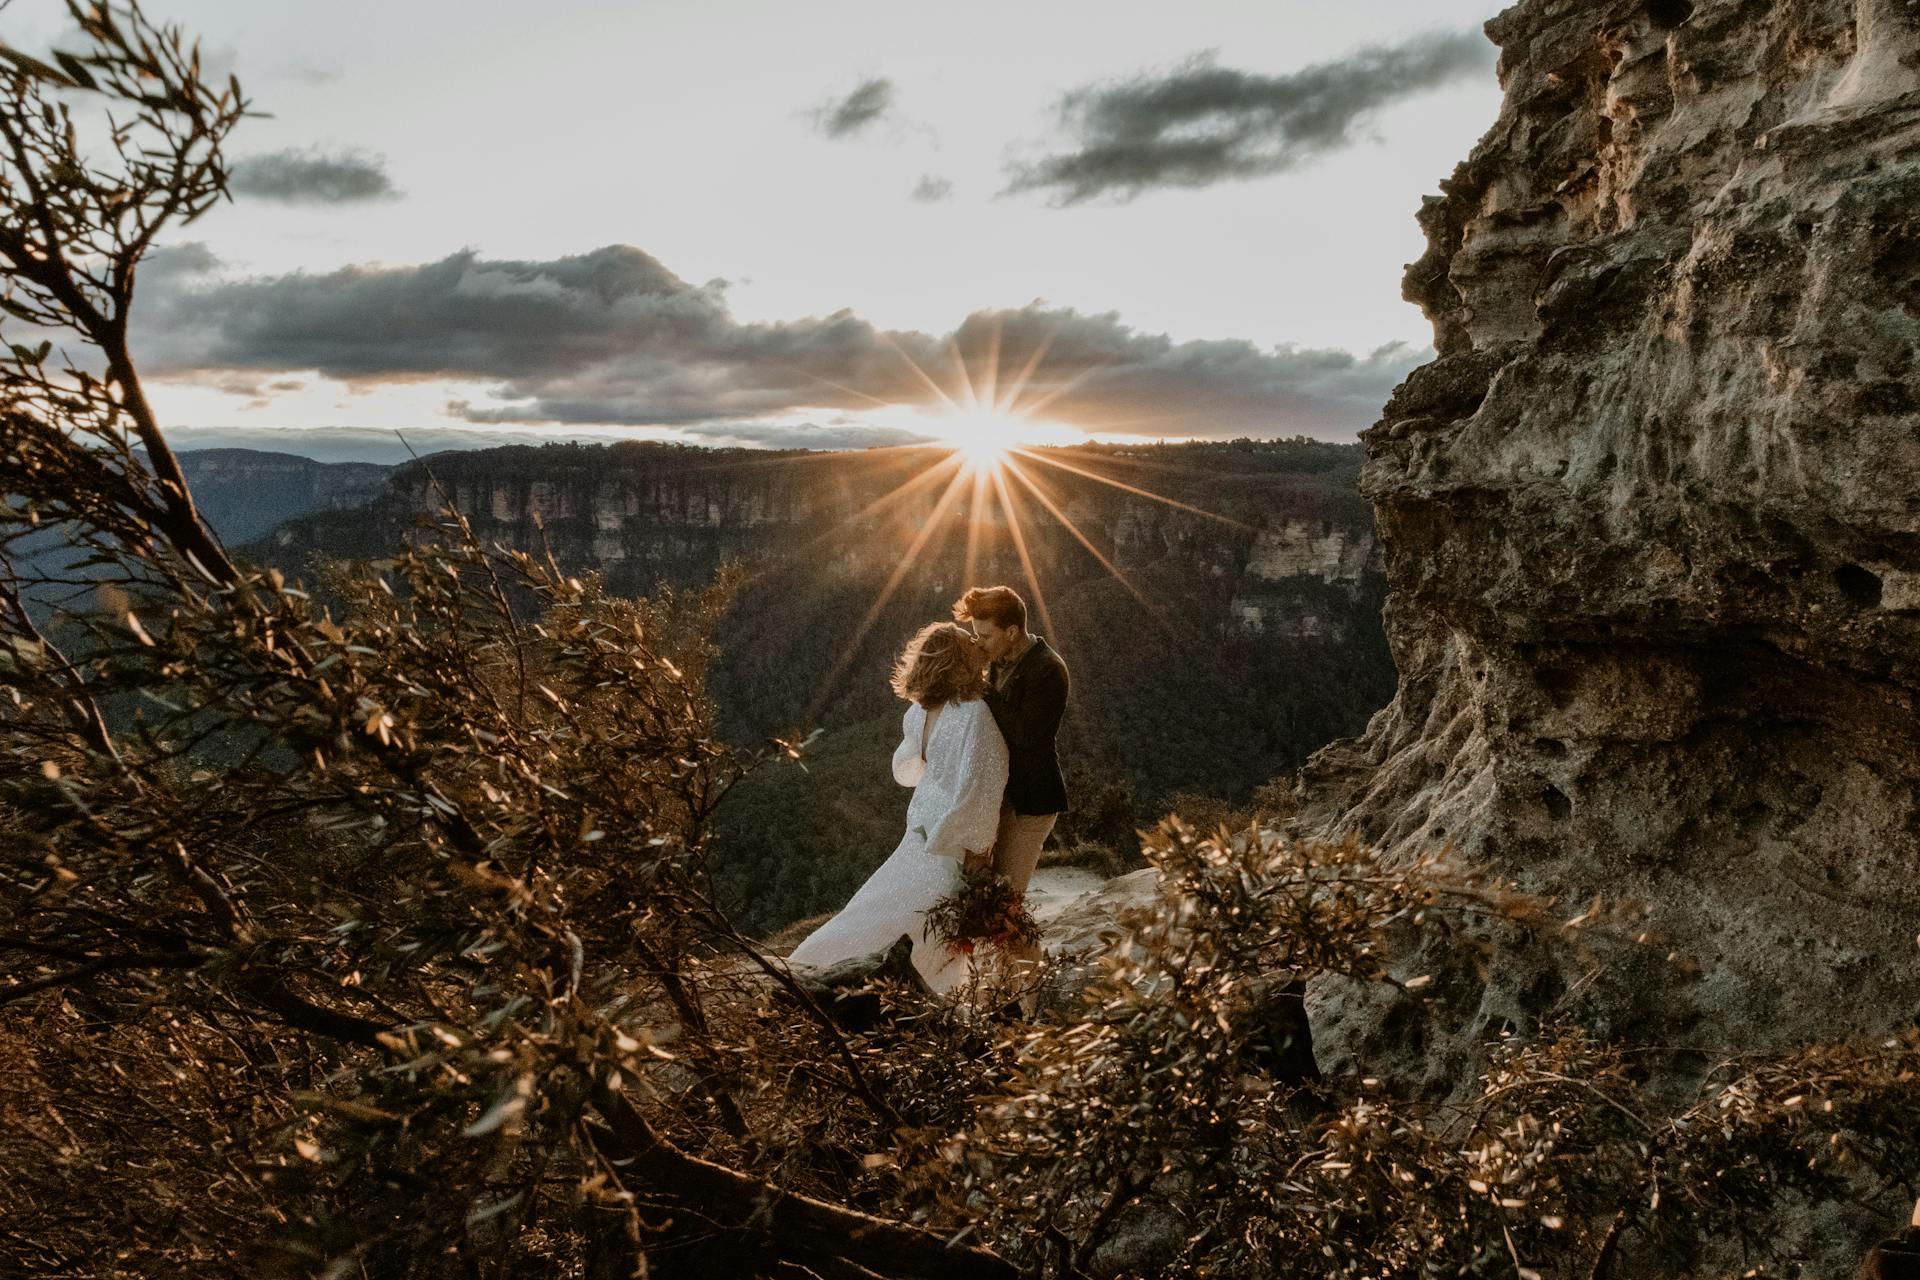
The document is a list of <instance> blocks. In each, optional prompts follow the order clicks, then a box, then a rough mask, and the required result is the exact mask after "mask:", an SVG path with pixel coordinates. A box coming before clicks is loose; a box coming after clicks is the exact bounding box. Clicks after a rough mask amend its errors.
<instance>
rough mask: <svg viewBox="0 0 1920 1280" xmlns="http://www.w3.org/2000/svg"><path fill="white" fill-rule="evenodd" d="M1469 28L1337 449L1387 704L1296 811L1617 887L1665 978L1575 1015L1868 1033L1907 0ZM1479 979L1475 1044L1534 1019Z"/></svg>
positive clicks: (1918, 646) (1735, 7) (1905, 218)
mask: <svg viewBox="0 0 1920 1280" xmlns="http://www.w3.org/2000/svg"><path fill="white" fill-rule="evenodd" d="M1487 30H1488V33H1489V34H1490V35H1491V36H1492V38H1493V39H1494V40H1495V41H1496V42H1497V43H1498V44H1499V45H1500V47H1501V50H1502V56H1501V63H1500V75H1501V82H1502V85H1503V87H1504V89H1505V94H1506V97H1505V103H1504V106H1503V108H1502V110H1501V114H1500V117H1499V119H1498V122H1497V123H1496V124H1495V125H1494V127H1493V128H1492V130H1491V131H1490V132H1489V133H1488V134H1487V135H1486V137H1485V138H1484V139H1483V140H1482V142H1481V143H1480V145H1479V146H1478V147H1477V148H1476V149H1475V151H1474V152H1473V154H1472V156H1471V158H1469V159H1468V160H1467V161H1466V162H1465V163H1464V164H1463V165H1461V166H1460V168H1459V169H1458V170H1457V171H1456V173H1455V174H1454V176H1453V178H1452V179H1451V180H1450V181H1448V182H1446V183H1444V184H1443V190H1444V192H1445V194H1444V195H1443V196H1441V197H1437V198H1433V199H1431V200H1429V201H1428V203H1427V205H1426V207H1425V208H1424V209H1423V210H1422V211H1421V214H1420V220H1421V224H1422V226H1423V227H1424V229H1425V230H1426V232H1427V236H1428V241H1429V250H1428V252H1427V254H1426V256H1425V257H1423V258H1422V259H1421V260H1420V261H1419V262H1417V263H1415V264H1413V265H1412V266H1411V267H1410V268H1409V270H1408V273H1407V277H1406V290H1407V294H1408V297H1409V298H1410V299H1412V300H1413V301H1416V302H1418V303H1419V304H1420V305H1421V307H1422V308H1423V309H1424V310H1425V311H1426V313H1427V314H1428V316H1429V317H1430V318H1431V319H1432V321H1433V326H1434V333H1435V345H1436V348H1437V350H1438V351H1439V357H1438V358H1437V359H1436V360H1435V361H1434V362H1433V363H1431V364H1429V365H1427V366H1425V367H1424V368H1422V369H1420V370H1418V371H1416V372H1415V373H1414V374H1413V375H1412V376H1411V377H1409V379H1408V380H1407V381H1406V383H1405V384H1403V385H1402V386H1401V387H1400V389H1399V390H1398V391H1397V392H1396V394H1395V395H1394V397H1393V399H1392V400H1391V402H1390V403H1389V404H1388V406H1387V409H1386V412H1385V416H1384V417H1383V419H1382V421H1381V422H1380V423H1379V424H1378V425H1377V426H1375V427H1374V428H1373V429H1372V430H1371V431H1369V432H1368V433H1367V435H1366V437H1365V439H1366V444H1367V450H1368V462H1367V465H1366V468H1365V471H1364V473H1363V478H1362V485H1363V489H1364V491H1365V492H1366V494H1367V495H1368V496H1369V497H1370V498H1371V499H1372V500H1373V502H1374V503H1375V509H1376V513H1377V517H1378V521H1379V529H1380V538H1381V542H1382V544H1383V546H1384V549H1385V555H1386V563H1387V572H1388V579H1389V586H1390V592H1391V594H1390V597H1389V603H1388V609H1387V611H1388V631H1389V636H1390V640H1391V643H1392V646H1393V650H1394V654H1395V658H1396V660H1397V663H1398V666H1399V669H1400V672H1401V683H1400V688H1399V692H1398V694H1397V696H1396V697H1395V699H1394V701H1393V703H1392V705H1391V706H1390V707H1388V708H1387V709H1386V710H1385V711H1383V712H1381V713H1380V714H1379V715H1377V716H1376V717H1375V719H1374V720H1373V722H1372V724H1371V725H1370V726H1369V729H1368V731H1367V733H1366V735H1365V736H1364V737H1363V738H1361V739H1358V740H1356V741H1353V742H1349V743H1344V744H1339V745H1337V746H1335V747H1333V748H1329V749H1328V750H1326V751H1324V752H1322V753H1321V754H1320V755H1319V756H1318V757H1316V759H1315V761H1314V763H1313V764H1312V766H1311V767H1310V768H1309V770H1308V773H1307V776H1306V778H1305V779H1304V782H1303V786H1304V789H1305V791H1306V793H1307V794H1308V796H1309V797H1310V801H1311V804H1310V808H1309V817H1310V820H1311V821H1312V822H1314V823H1318V824H1320V825H1323V826H1326V827H1333V828H1339V827H1346V826H1352V827H1357V828H1359V829H1360V830H1361V831H1363V832H1364V833H1365V834H1366V835H1368V836H1370V837H1372V838H1374V839H1376V840H1379V841H1382V842H1384V843H1386V844H1387V845H1388V846H1390V847H1392V848H1394V849H1396V850H1399V851H1402V852H1409V853H1410V852H1411V851H1412V850H1414V849H1418V848H1430V847H1437V846H1440V845H1442V844H1444V843H1447V842H1453V843H1455V844H1457V845H1459V846H1462V848H1463V850H1464V851H1465V852H1466V853H1468V854H1470V855H1473V856H1476V857H1478V858H1481V859H1484V860H1487V861H1489V862H1491V863H1493V864H1494V865H1495V866H1497V867H1499V868H1501V869H1502V870H1504V871H1506V872H1508V873H1511V874H1513V875H1515V876H1517V877H1518V878H1519V879H1520V880H1521V881H1522V882H1523V883H1526V884H1528V885H1531V886H1533V887H1537V888H1542V889H1547V890H1551V891H1554V892H1558V893H1561V894H1564V895H1566V896H1567V898H1569V899H1571V900H1575V901H1577V900H1579V899H1581V898H1583V897H1585V896H1588V895H1591V894H1593V893H1595V892H1603V893H1606V894H1608V895H1620V894H1628V895H1632V896H1635V897H1638V898H1639V899H1641V900H1642V901H1643V902H1645V903H1646V904H1648V905H1649V906H1650V907H1651V908H1652V910H1653V917H1654V924H1655V925H1656V927H1658V928H1660V929H1662V930H1664V931H1665V933H1666V935H1667V936H1668V937H1669V938H1670V939H1671V940H1672V942H1673V943H1674V945H1676V946H1677V947H1678V948H1679V950H1680V951H1681V952H1682V953H1686V954H1691V955H1692V956H1693V957H1695V958H1696V959H1698V960H1699V961H1700V962H1701V965H1702V969H1701V973H1700V976H1699V977H1698V979H1697V980H1693V981H1690V982H1689V981H1684V980H1682V978H1681V975H1680V972H1679V971H1678V970H1665V969H1662V970H1660V971H1659V972H1653V973H1643V974H1640V975H1638V977H1637V978H1636V980H1635V985H1634V986H1633V988H1632V990H1631V991H1627V990H1626V989H1625V988H1622V989H1621V991H1620V992H1618V993H1616V994H1617V995H1618V998H1617V999H1615V1000H1613V1002H1612V1004H1611V1005H1610V1006H1606V998H1605V997H1604V996H1595V997H1594V998H1595V999H1596V1000H1599V1001H1600V1002H1601V1005H1597V1006H1596V1007H1601V1006H1605V1007H1607V1008H1610V1009H1611V1012H1610V1013H1607V1014H1605V1016H1611V1017H1614V1018H1617V1019H1621V1020H1632V1021H1635V1022H1637V1023H1639V1024H1641V1025H1640V1026H1637V1027H1635V1028H1633V1030H1636V1031H1652V1030H1654V1029H1655V1028H1656V1027H1657V1028H1660V1029H1663V1030H1667V1031H1672V1032H1674V1033H1675V1034H1683V1035H1686V1036H1688V1037H1689V1038H1690V1042H1692V1043H1698V1044H1703V1045H1708V1044H1715V1043H1718V1044H1723V1045H1724V1044H1741V1045H1755V1046H1759V1045H1767V1044H1774V1043H1781V1042H1787V1041H1800V1040H1806V1039H1813V1038H1831V1037H1834V1036H1837V1035H1840V1034H1843V1033H1845V1032H1847V1031H1848V1030H1851V1029H1857V1028H1862V1027H1867V1028H1877V1027H1880V1026H1885V1025H1887V1024H1890V1023H1892V1022H1894V1021H1897V1020H1901V1019H1904V1018H1906V1017H1907V1016H1909V1015H1911V1013H1912V1012H1913V985H1912V982H1911V973H1912V966H1913V963H1914V960H1915V935H1916V929H1920V875H1916V872H1915V869H1916V867H1917V866H1920V790H1917V788H1920V718H1917V717H1916V713H1915V696H1916V693H1917V692H1920V384H1916V375H1920V363H1917V362H1916V356H1920V6H1916V5H1914V4H1911V3H1903V2H1902V0H1772V2H1769V3H1761V2H1757V0H1697V2H1695V3H1688V2H1687V0H1652V2H1650V3H1624V2H1622V0H1606V2H1603V3H1595V2H1593V0H1526V3H1522V4H1519V5H1516V6H1515V7H1513V8H1512V9H1509V10H1508V11H1506V12H1505V13H1503V14H1502V15H1500V17H1498V18H1496V19H1495V20H1494V21H1492V22H1491V23H1489V24H1488V28H1487ZM1534 978H1537V975H1533V976H1532V977H1530V978H1529V981H1533V980H1534ZM1608 981H1609V979H1603V980H1602V981H1601V982H1600V983H1599V984H1597V987H1596V990H1603V989H1604V988H1606V986H1607V984H1608ZM1516 982H1517V979H1512V978H1509V979H1506V980H1500V979H1496V980H1495V981H1494V982H1493V983H1492V984H1491V986H1490V987H1489V989H1488V992H1487V994H1486V997H1485V999H1484V1001H1483V1002H1482V1004H1481V1007H1480V1010H1479V1013H1478V1016H1477V1018H1476V1019H1475V1020H1474V1025H1476V1026H1485V1025H1487V1024H1497V1023H1498V1021H1499V1020H1500V1019H1501V1018H1502V1017H1505V1016H1507V1015H1509V1014H1513V1015H1514V1016H1516V1017H1517V1016H1519V1014H1520V1013H1521V1012H1524V1011H1526V1010H1528V1009H1529V1007H1530V1008H1531V1011H1533V1012H1537V1011H1538V1009H1539V1007H1540V1006H1541V1004H1542V1001H1541V1000H1540V999H1539V998H1538V997H1539V990H1538V989H1535V990H1533V991H1532V993H1531V995H1523V993H1522V992H1520V990H1519V989H1518V987H1517V986H1516ZM1554 990H1555V988H1553V986H1552V984H1551V983H1550V984H1549V994H1550V995H1551V994H1553V991H1554ZM1618 1029H1619V1030H1621V1031H1627V1030H1629V1028H1628V1027H1626V1026H1620V1027H1618Z"/></svg>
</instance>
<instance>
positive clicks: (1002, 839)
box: [953, 587, 1067, 961]
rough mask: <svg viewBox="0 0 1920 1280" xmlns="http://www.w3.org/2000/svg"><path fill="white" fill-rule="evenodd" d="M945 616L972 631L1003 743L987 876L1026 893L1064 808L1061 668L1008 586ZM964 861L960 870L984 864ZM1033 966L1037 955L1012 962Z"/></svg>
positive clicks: (968, 599)
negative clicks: (1003, 787)
mask: <svg viewBox="0 0 1920 1280" xmlns="http://www.w3.org/2000/svg"><path fill="white" fill-rule="evenodd" d="M953 616H954V617H955V618H956V619H959V620H960V621H962V622H971V623H972V624H973V634H974V635H975V636H976V637H978V638H979V640H980V643H981V645H982V646H984V647H985V649H986V651H987V657H988V658H989V659H991V660H992V665H991V666H990V667H988V669H987V694H986V697H987V707H988V709H989V710H991V711H992V712H993V718H994V721H995V722H996V723H997V724H998V725H999V726H1000V733H1001V736H1003V737H1005V738H1006V740H1007V756H1008V768H1007V794H1006V798H1005V799H1004V800H1002V801H1001V804H1000V830H999V833H998V834H997V835H996V836H995V837H994V842H993V853H992V858H993V869H994V870H995V871H997V872H998V873H1000V874H1001V875H1003V876H1005V877H1006V878H1007V879H1008V880H1010V881H1011V882H1012V883H1013V887H1014V889H1015V890H1017V891H1018V892H1020V893H1025V892H1026V891H1027V881H1029V880H1030V879H1032V878H1033V866H1034V863H1035V862H1037V861H1038V860H1039V858H1040V847H1041V846H1042V845H1044V844H1045V843H1046V842H1047V836H1048V835H1049V834H1050V833H1051V832H1052V831H1053V824H1054V823H1055V822H1056V821H1058V820H1059V818H1060V815H1061V814H1062V813H1064V812H1065V811H1066V808H1067V785H1066V781H1065V780H1064V779H1063V778H1062V777H1061V776H1060V759H1059V755H1058V754H1057V752H1056V751H1055V748H1054V739H1055V737H1056V736H1057V735H1058V734H1059V732H1060V717H1061V716H1062V715H1064V714H1065V712H1066V709H1067V664H1066V663H1065V662H1063V661H1061V659H1060V655H1059V654H1057V653H1055V652H1054V651H1053V648H1052V646H1050V645H1049V644H1048V643H1047V642H1046V641H1045V640H1044V639H1042V638H1041V637H1039V636H1036V635H1034V634H1032V633H1031V632H1029V631H1028V630H1027V602H1026V601H1025V600H1022V599H1021V598H1020V593H1019V592H1017V591H1015V590H1014V589H1013V588H1012V587H974V588H973V589H972V590H970V591H968V592H967V594H965V595H963V596H961V597H960V599H959V600H957V601H956V602H955V603H954V606H953ZM986 858H987V855H986V854H978V855H975V854H969V855H968V858H967V861H968V869H969V870H972V869H973V868H974V867H975V866H977V865H979V864H981V863H984V862H985V861H986ZM1020 958H1021V959H1024V960H1029V961H1032V960H1038V959H1039V958H1040V948H1039V947H1037V946H1032V947H1028V948H1026V949H1025V952H1024V953H1023V954H1022V955H1021V956H1020Z"/></svg>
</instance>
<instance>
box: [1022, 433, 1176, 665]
mask: <svg viewBox="0 0 1920 1280" xmlns="http://www.w3.org/2000/svg"><path fill="white" fill-rule="evenodd" d="M1006 469H1007V470H1008V471H1010V472H1012V473H1013V478H1014V479H1016V480H1018V481H1019V482H1020V483H1022V484H1024V485H1025V486H1026V487H1027V489H1028V490H1029V491H1030V492H1031V493H1032V494H1033V496H1034V498H1035V499H1037V500H1038V501H1039V503H1040V505H1041V506H1043V507H1045V508H1046V509H1047V512H1048V514H1049V515H1051V516H1052V517H1053V518H1054V519H1055V520H1058V521H1059V522H1060V524H1061V527H1062V528H1064V529H1066V531H1067V532H1068V533H1070V534H1072V535H1073V536H1074V537H1075V538H1076V539H1077V540H1078V541H1079V543H1080V545H1081V546H1083V547H1085V548H1086V549H1087V551H1088V553H1089V554H1091V555H1092V556H1093V558H1094V559H1095V560H1098V561H1099V562H1100V567H1101V568H1103V569H1105V570H1106V571H1107V572H1108V573H1110V574H1112V575H1113V578H1114V581H1116V582H1118V583H1119V584H1120V585H1121V586H1123V587H1125V588H1126V589H1127V591H1128V592H1129V593H1130V594H1131V595H1132V596H1133V598H1134V599H1135V600H1138V601H1139V602H1140V605H1141V607H1142V608H1144V609H1145V610H1146V611H1147V614H1148V615H1149V616H1150V617H1152V618H1153V619H1154V620H1155V621H1156V622H1158V623H1159V624H1160V625H1161V626H1162V627H1165V628H1166V629H1167V631H1168V632H1169V633H1171V632H1172V631H1173V630H1174V626H1173V619H1171V618H1169V617H1168V616H1167V614H1166V610H1164V609H1162V608H1161V607H1160V606H1159V605H1158V604H1156V603H1154V601H1153V600H1151V599H1149V598H1148V596H1147V594H1146V592H1144V591H1142V590H1140V588H1139V587H1136V586H1135V585H1133V580H1132V579H1131V578H1129V577H1127V575H1126V574H1124V573H1122V572H1120V566H1119V565H1116V564H1115V563H1114V562H1113V561H1112V560H1109V559H1108V558H1107V556H1106V553H1105V552H1103V551H1101V550H1100V548H1098V547H1096V546H1094V545H1093V542H1092V540H1091V539H1089V538H1088V537H1087V535H1086V534H1084V533H1082V532H1081V531H1080V526H1079V525H1077V524H1075V523H1074V522H1073V521H1072V520H1070V519H1068V518H1067V513H1066V512H1064V511H1062V510H1061V509H1060V508H1059V507H1058V506H1056V505H1054V503H1053V500H1052V499H1050V498H1048V497H1047V495H1046V494H1044V493H1042V492H1040V487H1039V486H1038V485H1036V484H1035V483H1034V482H1033V480H1032V478H1031V477H1030V476H1028V475H1027V473H1026V472H1025V471H1024V470H1022V469H1021V467H1020V464H1019V463H1017V462H1014V461H1013V460H1012V459H1008V461H1007V466H1006Z"/></svg>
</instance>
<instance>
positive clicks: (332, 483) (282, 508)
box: [180, 449, 392, 543]
mask: <svg viewBox="0 0 1920 1280" xmlns="http://www.w3.org/2000/svg"><path fill="white" fill-rule="evenodd" d="M180 467H181V469H182V471H184V472H185V473H186V477H187V484H188V485H189V486H190V487H191V488H192V489H193V498H194V501H195V503H196V504H198V505H199V507H200V512H201V514H202V515H204V516H205V517H206V518H207V521H208V523H210V524H212V525H213V527H214V530H215V531H216V532H217V533H219V535H220V536H221V537H222V538H223V539H225V540H226V541H228V542H232V543H240V542H248V541H251V540H252V539H254V538H258V537H259V536H261V535H262V534H264V533H266V532H267V531H268V530H270V529H272V528H273V527H274V526H275V525H277V524H279V523H280V522H281V521H283V520H290V519H293V518H294V517H296V516H302V515H306V514H307V513H308V512H311V511H338V510H341V509H343V508H347V507H356V506H360V505H362V504H364V503H367V502H371V501H372V500H373V499H374V498H376V497H377V496H379V494H380V493H381V492H382V491H383V490H384V489H385V488H386V481H387V473H388V472H389V471H391V470H392V468H391V467H386V466H382V465H380V464H378V463H373V462H335V463H325V462H315V461H313V460H312V459H311V458H302V457H297V456H295V455H293V454H290V453H267V452H264V451H262V450H259V449H194V450H190V451H188V452H186V453H183V454H181V455H180Z"/></svg>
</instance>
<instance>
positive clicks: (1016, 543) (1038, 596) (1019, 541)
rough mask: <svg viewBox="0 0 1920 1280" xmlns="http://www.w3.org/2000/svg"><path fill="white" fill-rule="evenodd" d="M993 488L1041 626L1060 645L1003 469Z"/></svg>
mask: <svg viewBox="0 0 1920 1280" xmlns="http://www.w3.org/2000/svg"><path fill="white" fill-rule="evenodd" d="M993 487H994V488H995V489H996V490H997V491H998V492H999V494H1000V510H1002V511H1004V512H1005V513H1006V516H1007V532H1008V533H1010V534H1012V535H1013V549H1014V551H1015V553H1016V554H1018V555H1019V557H1020V567H1021V568H1022V569H1023V570H1025V571H1026V575H1027V582H1028V583H1029V584H1031V585H1032V587H1033V603H1034V606H1035V607H1036V608H1038V609H1039V611H1040V625H1041V626H1043V627H1045V628H1046V629H1047V634H1048V635H1050V636H1052V637H1053V639H1054V643H1055V644H1059V643H1060V641H1061V639H1062V637H1061V635H1060V633H1059V632H1058V631H1057V630H1055V629H1054V625H1053V614H1052V612H1051V611H1050V610H1049V609H1048V608H1047V593H1046V590H1045V589H1044V588H1043V587H1041V585H1040V573H1039V571H1038V570H1037V569H1035V568H1034V567H1033V557H1032V555H1030V554H1029V553H1028V551H1027V535H1026V531H1025V530H1023V529H1022V528H1021V527H1020V512H1019V511H1018V510H1017V509H1016V508H1015V507H1014V502H1013V495H1012V494H1011V493H1008V492H1007V477H1006V475H1005V474H1004V473H1003V469H1002V468H999V467H995V468H994V471H993Z"/></svg>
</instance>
